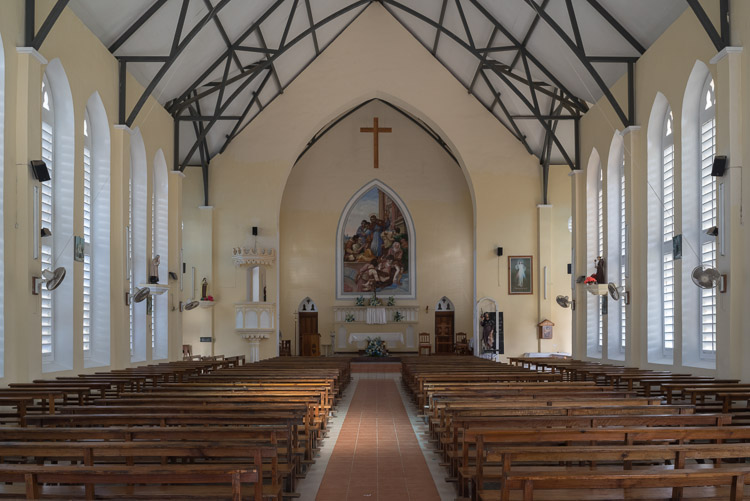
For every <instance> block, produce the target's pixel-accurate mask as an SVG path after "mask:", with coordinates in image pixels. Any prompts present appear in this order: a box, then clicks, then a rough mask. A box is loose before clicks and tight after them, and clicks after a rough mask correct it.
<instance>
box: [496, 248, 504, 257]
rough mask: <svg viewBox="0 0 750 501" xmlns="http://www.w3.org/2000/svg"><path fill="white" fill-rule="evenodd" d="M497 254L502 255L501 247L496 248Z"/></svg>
mask: <svg viewBox="0 0 750 501" xmlns="http://www.w3.org/2000/svg"><path fill="white" fill-rule="evenodd" d="M497 255H498V256H502V255H503V248H502V247H498V248H497Z"/></svg>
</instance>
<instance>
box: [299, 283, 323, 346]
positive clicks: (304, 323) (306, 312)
mask: <svg viewBox="0 0 750 501" xmlns="http://www.w3.org/2000/svg"><path fill="white" fill-rule="evenodd" d="M297 314H298V316H299V329H298V330H299V338H298V340H297V342H298V343H299V344H298V346H299V347H300V350H299V354H300V355H301V356H303V357H317V356H320V334H319V333H318V308H317V306H316V305H315V303H314V302H313V300H312V299H310V298H309V297H308V298H305V299H304V300H303V301H302V302H301V303H300V305H299V308H298V311H297Z"/></svg>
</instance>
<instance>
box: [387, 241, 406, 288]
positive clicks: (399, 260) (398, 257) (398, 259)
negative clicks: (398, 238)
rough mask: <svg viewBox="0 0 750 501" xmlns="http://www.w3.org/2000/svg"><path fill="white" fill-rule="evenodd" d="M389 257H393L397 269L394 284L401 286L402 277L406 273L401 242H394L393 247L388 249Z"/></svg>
mask: <svg viewBox="0 0 750 501" xmlns="http://www.w3.org/2000/svg"><path fill="white" fill-rule="evenodd" d="M388 256H389V257H393V266H394V267H395V272H394V274H393V282H394V283H396V284H399V285H400V284H401V275H402V273H403V272H404V268H403V260H404V251H403V250H402V249H401V244H400V243H399V242H393V245H391V248H390V249H388Z"/></svg>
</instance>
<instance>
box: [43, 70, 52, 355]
mask: <svg viewBox="0 0 750 501" xmlns="http://www.w3.org/2000/svg"><path fill="white" fill-rule="evenodd" d="M52 124H54V110H53V107H52V94H51V93H50V90H49V84H48V83H47V79H46V77H45V78H44V80H43V81H42V160H44V163H46V164H47V169H49V173H50V177H51V178H52V179H50V180H49V181H45V182H43V183H42V200H41V202H42V203H41V218H42V221H41V223H42V224H41V227H42V228H46V229H48V230H50V231H52V226H53V220H54V212H53V209H54V189H53V186H52V183H54V181H55V171H54V162H53V159H54V154H53V152H54V141H55V139H54V127H53V125H52ZM53 255H54V249H53V240H52V237H44V238H42V253H41V258H42V263H41V264H42V271H44V270H52V269H53ZM41 296H42V356H43V357H44V359H45V360H52V358H53V352H54V350H53V342H54V340H53V336H52V332H53V329H52V322H53V311H54V309H53V304H52V302H53V298H52V292H50V291H48V290H47V288H46V287H45V286H44V285H42V290H41Z"/></svg>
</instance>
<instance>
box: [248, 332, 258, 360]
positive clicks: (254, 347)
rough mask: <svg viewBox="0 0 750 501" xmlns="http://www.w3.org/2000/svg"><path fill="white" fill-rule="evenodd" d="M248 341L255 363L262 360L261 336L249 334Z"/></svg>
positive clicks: (251, 357) (251, 356)
mask: <svg viewBox="0 0 750 501" xmlns="http://www.w3.org/2000/svg"><path fill="white" fill-rule="evenodd" d="M247 341H248V342H249V343H250V360H249V362H250V363H251V364H252V363H255V362H257V361H259V360H260V338H259V337H258V336H248V337H247Z"/></svg>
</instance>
